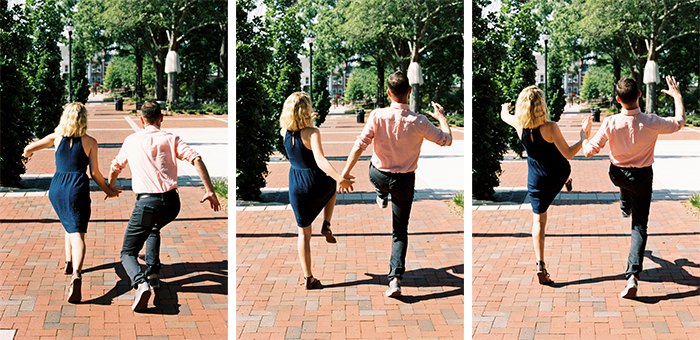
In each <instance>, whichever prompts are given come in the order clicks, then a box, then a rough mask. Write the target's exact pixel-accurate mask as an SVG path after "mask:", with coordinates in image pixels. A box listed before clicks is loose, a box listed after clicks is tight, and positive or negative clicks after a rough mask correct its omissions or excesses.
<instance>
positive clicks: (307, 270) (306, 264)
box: [297, 226, 313, 277]
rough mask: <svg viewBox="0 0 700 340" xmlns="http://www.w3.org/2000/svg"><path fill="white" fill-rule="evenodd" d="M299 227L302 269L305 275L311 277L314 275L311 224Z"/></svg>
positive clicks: (299, 249) (298, 245)
mask: <svg viewBox="0 0 700 340" xmlns="http://www.w3.org/2000/svg"><path fill="white" fill-rule="evenodd" d="M299 229H300V230H299V238H298V240H297V250H298V251H299V261H300V262H301V270H302V271H303V272H304V277H310V276H313V274H312V273H311V226H308V227H303V228H299Z"/></svg>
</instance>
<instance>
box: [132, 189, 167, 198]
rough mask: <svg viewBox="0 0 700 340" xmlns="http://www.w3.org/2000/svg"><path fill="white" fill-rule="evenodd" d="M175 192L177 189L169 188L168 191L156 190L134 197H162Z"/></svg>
mask: <svg viewBox="0 0 700 340" xmlns="http://www.w3.org/2000/svg"><path fill="white" fill-rule="evenodd" d="M176 194H177V189H173V190H170V191H168V192H158V193H145V194H137V195H136V199H137V200H140V199H142V198H160V199H164V198H166V197H168V196H171V195H176Z"/></svg>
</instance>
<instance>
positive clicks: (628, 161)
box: [583, 76, 685, 299]
mask: <svg viewBox="0 0 700 340" xmlns="http://www.w3.org/2000/svg"><path fill="white" fill-rule="evenodd" d="M666 83H667V84H668V90H661V92H663V93H665V94H667V95H669V96H671V97H673V100H674V101H675V109H676V115H675V117H669V118H661V117H659V116H657V115H655V114H644V113H642V112H641V110H640V109H639V97H640V96H641V95H642V92H641V91H639V88H638V87H637V82H636V81H635V80H634V79H632V78H629V77H625V78H622V79H620V81H618V82H617V84H616V85H615V94H616V97H615V99H616V100H617V101H618V102H619V103H620V104H622V109H621V111H620V114H616V115H612V116H610V117H607V118H605V120H603V123H602V124H601V125H600V129H599V130H598V133H596V135H595V136H594V137H593V139H591V140H590V142H589V141H587V140H585V141H584V144H583V153H584V154H585V155H586V157H591V156H593V155H596V154H597V153H598V152H600V150H601V149H602V148H603V147H604V146H605V144H606V142H607V141H610V171H609V175H610V180H611V181H612V182H613V184H615V186H617V187H619V188H620V209H622V216H623V217H629V216H630V215H632V242H631V244H630V252H629V255H628V256H627V270H626V271H625V278H626V279H627V284H626V286H625V289H624V290H623V291H622V292H621V293H620V297H623V298H628V299H629V298H634V297H636V296H637V287H638V283H637V280H639V273H641V272H642V261H643V260H644V250H645V249H646V244H647V223H648V221H649V208H650V207H651V195H652V181H653V178H654V172H653V170H652V168H651V165H652V164H653V163H654V146H655V145H656V140H657V138H658V137H659V134H668V133H674V132H676V131H679V130H680V129H681V128H682V127H683V125H684V124H685V109H684V107H683V97H682V96H681V92H680V90H679V89H678V82H676V79H675V78H674V77H671V76H667V77H666Z"/></svg>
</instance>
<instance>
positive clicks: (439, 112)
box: [426, 102, 445, 120]
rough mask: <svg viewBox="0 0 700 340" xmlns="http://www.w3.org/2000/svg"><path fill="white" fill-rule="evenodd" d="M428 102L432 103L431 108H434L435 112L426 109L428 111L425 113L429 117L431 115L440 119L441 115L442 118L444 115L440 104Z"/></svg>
mask: <svg viewBox="0 0 700 340" xmlns="http://www.w3.org/2000/svg"><path fill="white" fill-rule="evenodd" d="M430 104H432V105H433V109H434V110H435V112H430V111H428V112H426V113H427V114H429V115H430V116H431V117H433V118H435V119H437V120H440V117H443V118H444V117H445V114H444V111H445V110H444V109H443V108H442V105H440V104H438V103H435V102H430Z"/></svg>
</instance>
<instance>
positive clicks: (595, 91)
mask: <svg viewBox="0 0 700 340" xmlns="http://www.w3.org/2000/svg"><path fill="white" fill-rule="evenodd" d="M612 83H613V72H612V66H611V65H609V64H608V65H602V66H598V65H591V66H590V67H588V71H587V72H586V77H584V78H583V85H582V86H581V98H583V99H599V98H601V97H606V98H612V97H613V96H614V94H613V88H612V87H611V86H610V84H612Z"/></svg>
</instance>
